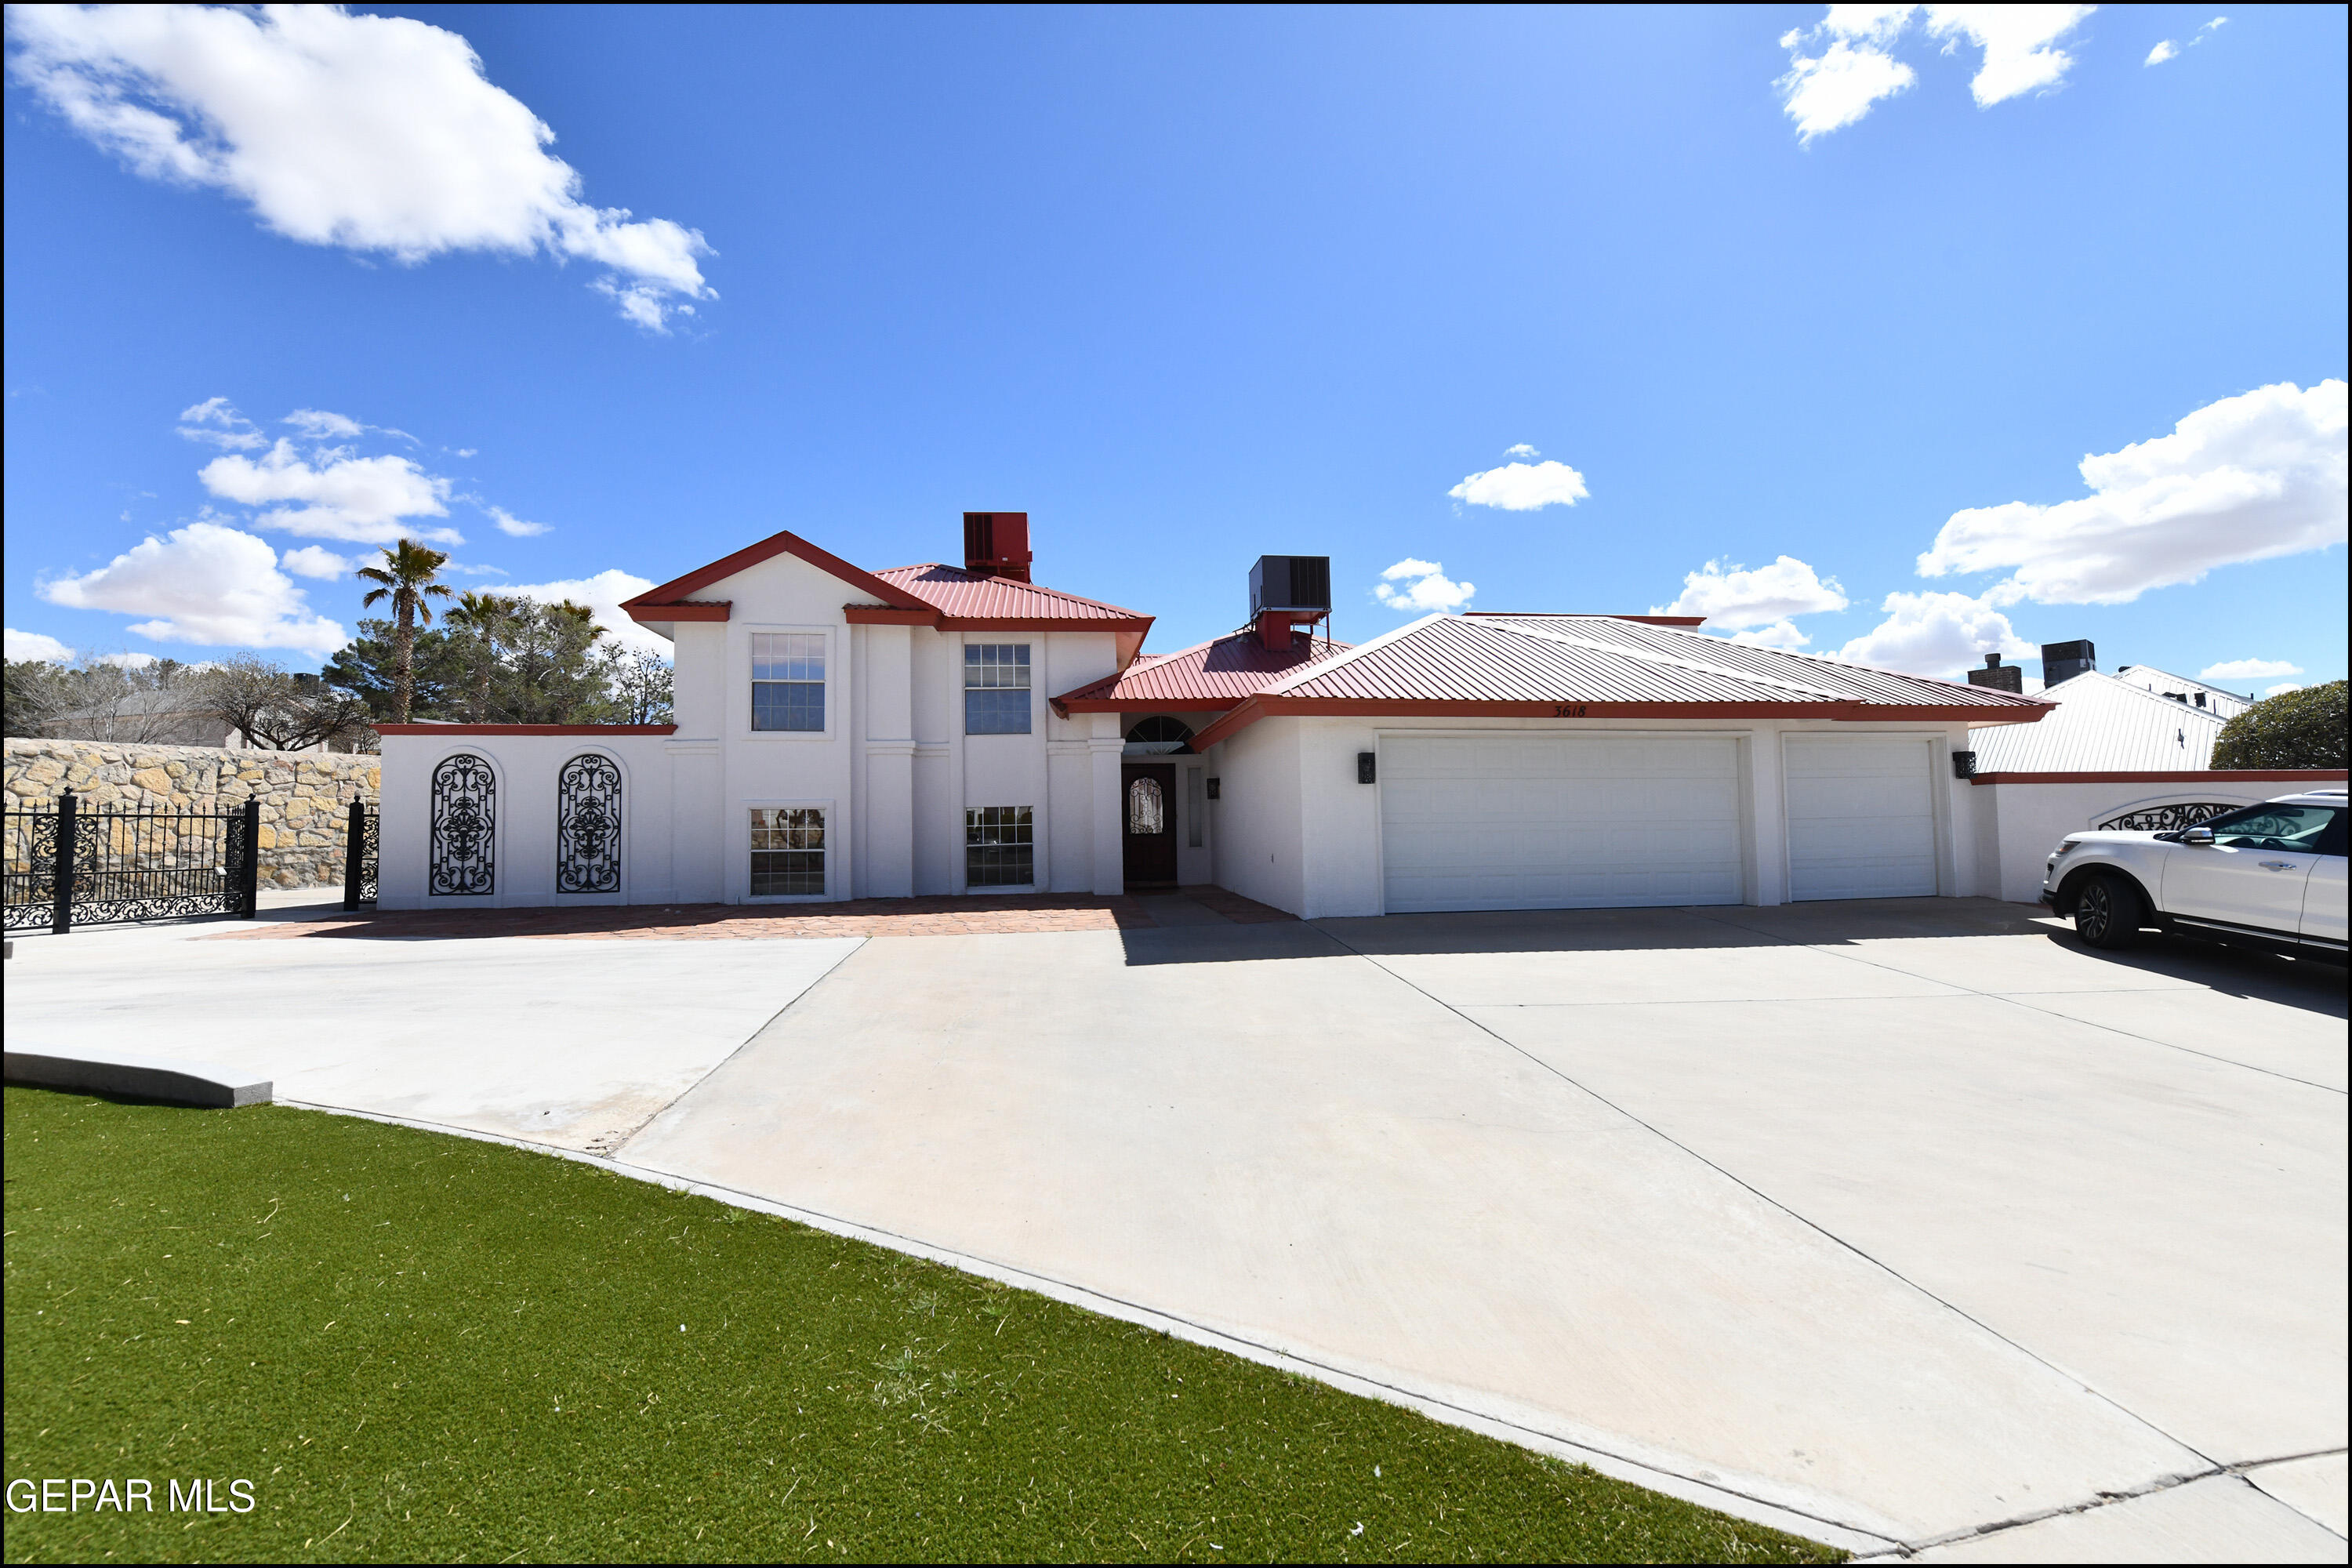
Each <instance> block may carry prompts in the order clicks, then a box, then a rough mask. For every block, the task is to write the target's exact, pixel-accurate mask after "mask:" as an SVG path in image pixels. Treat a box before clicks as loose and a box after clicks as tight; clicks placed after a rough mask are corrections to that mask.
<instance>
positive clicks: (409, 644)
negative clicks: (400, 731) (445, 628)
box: [356, 539, 449, 724]
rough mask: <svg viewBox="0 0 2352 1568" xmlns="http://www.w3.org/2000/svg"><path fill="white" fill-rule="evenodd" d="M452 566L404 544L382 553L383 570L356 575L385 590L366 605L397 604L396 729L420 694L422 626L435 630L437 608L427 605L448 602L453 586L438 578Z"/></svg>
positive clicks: (394, 652) (377, 590) (394, 663)
mask: <svg viewBox="0 0 2352 1568" xmlns="http://www.w3.org/2000/svg"><path fill="white" fill-rule="evenodd" d="M448 560H449V557H448V555H447V553H446V552H443V551H439V550H428V549H426V548H425V546H424V545H422V544H418V543H416V542H415V541H413V540H407V539H404V540H401V541H399V542H397V543H394V544H387V545H385V546H384V547H383V565H381V566H362V567H361V568H360V569H359V571H358V573H357V574H356V575H358V576H359V577H361V578H362V580H364V581H366V582H370V583H378V584H383V586H381V587H378V588H375V589H373V590H371V591H370V592H369V594H368V595H367V597H366V598H364V599H362V600H361V601H360V603H361V604H362V605H374V604H379V603H381V602H383V600H385V599H387V598H388V599H390V600H391V601H392V614H393V629H392V721H393V722H394V723H395V724H405V723H407V722H408V702H409V699H410V697H411V696H413V695H414V694H415V689H416V672H415V661H414V655H415V648H416V626H417V623H418V622H420V621H422V622H423V623H424V624H425V625H426V626H430V625H432V624H433V608H432V606H431V605H427V604H426V603H425V600H427V599H446V598H447V597H448V596H449V585H448V584H446V583H443V582H440V581H438V580H436V578H435V577H434V575H433V574H435V573H436V572H438V571H440V570H441V568H442V567H443V566H445V565H446V564H447V563H448Z"/></svg>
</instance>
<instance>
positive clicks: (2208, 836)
mask: <svg viewBox="0 0 2352 1568" xmlns="http://www.w3.org/2000/svg"><path fill="white" fill-rule="evenodd" d="M2180 842H2182V843H2183V844H2206V845H2210V844H2211V843H2212V842H2213V830H2212V829H2211V828H2210V827H2192V828H2190V829H2189V831H2188V832H2186V833H2183V834H2182V835H2181V836H2180Z"/></svg>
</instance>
